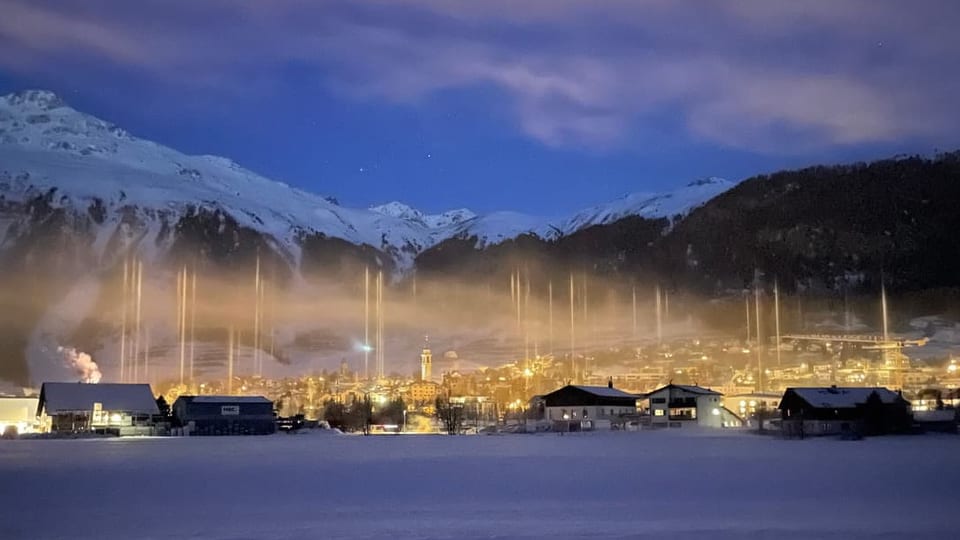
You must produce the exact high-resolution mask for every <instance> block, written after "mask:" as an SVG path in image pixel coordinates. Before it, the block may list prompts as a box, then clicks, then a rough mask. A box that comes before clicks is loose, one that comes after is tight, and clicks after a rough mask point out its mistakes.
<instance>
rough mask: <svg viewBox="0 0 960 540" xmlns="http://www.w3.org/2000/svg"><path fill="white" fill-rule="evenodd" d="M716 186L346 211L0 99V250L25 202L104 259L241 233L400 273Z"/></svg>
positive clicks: (693, 197) (218, 243) (297, 257)
mask: <svg viewBox="0 0 960 540" xmlns="http://www.w3.org/2000/svg"><path fill="white" fill-rule="evenodd" d="M727 187H729V184H728V183H725V182H723V181H711V182H710V183H708V184H703V185H700V184H698V185H697V186H693V185H691V186H687V187H685V188H683V189H681V190H679V191H678V192H676V193H667V194H659V195H656V194H653V195H651V194H643V195H630V196H627V197H625V198H623V199H620V200H618V201H614V202H613V203H611V204H609V205H600V206H596V207H594V208H591V209H588V210H585V211H583V212H580V213H578V214H577V215H575V216H573V217H572V218H570V219H565V220H564V219H560V220H547V219H542V218H539V217H535V216H528V215H524V214H519V213H515V212H495V213H492V214H488V215H484V216H477V215H475V214H474V213H473V212H471V211H469V210H466V209H459V210H452V211H449V212H444V213H441V214H437V215H426V214H424V213H422V212H420V211H418V210H415V209H413V208H411V207H409V206H407V205H404V204H402V203H399V202H393V203H388V204H385V205H382V206H377V207H373V208H371V209H351V208H345V207H343V206H340V205H339V204H337V203H336V200H335V199H332V198H331V197H322V196H319V195H314V194H311V193H307V192H304V191H302V190H299V189H296V188H292V187H290V186H288V185H286V184H283V183H281V182H275V181H273V180H269V179H267V178H264V177H262V176H260V175H258V174H256V173H254V172H252V171H249V170H247V169H244V168H242V167H240V166H239V165H237V164H236V163H234V162H233V161H231V160H229V159H226V158H221V157H216V156H188V155H185V154H183V153H180V152H178V151H176V150H173V149H171V148H167V147H165V146H162V145H159V144H156V143H153V142H150V141H146V140H142V139H138V138H136V137H134V136H132V135H130V134H129V133H127V132H126V131H124V130H123V129H121V128H118V127H117V126H114V125H112V124H110V123H109V122H105V121H103V120H100V119H97V118H95V117H92V116H90V115H87V114H84V113H81V112H78V111H76V110H74V109H72V108H70V107H68V106H67V105H66V104H65V103H64V102H63V101H62V100H61V99H60V98H58V97H57V96H56V95H54V94H52V93H50V92H45V91H25V92H20V93H16V94H11V95H8V96H5V97H2V98H0V196H2V199H0V202H2V205H3V206H2V207H0V248H2V247H10V246H12V245H13V244H16V243H17V242H18V237H19V236H20V235H22V234H24V232H25V231H26V230H27V229H29V228H30V219H29V217H30V216H31V214H30V212H29V210H28V207H29V206H30V205H31V204H33V203H36V202H38V201H41V200H42V202H43V205H45V206H48V207H49V210H51V211H52V210H56V209H64V210H66V211H68V212H67V213H68V214H72V215H71V216H70V217H71V218H72V219H71V221H72V225H71V226H73V227H75V228H79V229H82V230H84V231H85V232H86V233H87V234H88V235H90V246H89V247H90V248H91V249H92V250H93V252H94V254H95V255H96V259H97V260H101V261H104V262H109V261H110V260H111V259H112V258H113V256H114V255H115V253H116V252H117V251H118V250H119V251H127V250H135V251H137V252H138V253H139V255H140V256H142V257H146V258H148V259H153V260H159V259H163V258H164V256H165V255H166V254H167V253H169V252H171V251H172V250H174V251H175V250H177V249H180V250H181V251H189V250H190V249H193V250H195V251H199V252H201V253H215V252H221V255H222V258H223V259H224V260H223V261H221V262H228V259H227V258H226V257H227V256H228V255H231V254H233V255H236V257H237V258H241V259H244V260H248V259H249V256H245V257H240V256H239V255H237V254H236V253H233V252H232V250H233V249H234V248H237V249H240V248H241V246H236V245H233V244H236V242H235V241H234V240H233V239H231V238H226V239H220V240H217V239H215V238H214V237H216V236H218V235H223V234H226V233H227V232H230V233H231V235H233V236H236V235H238V234H240V235H243V234H245V235H246V236H247V237H248V240H249V241H250V242H248V243H249V244H250V245H248V246H246V247H245V248H244V249H247V250H251V249H253V250H255V251H262V250H266V251H270V252H271V253H272V254H273V255H274V256H275V258H277V259H278V260H281V261H283V262H284V263H285V264H287V265H288V266H289V267H290V268H291V269H293V270H294V271H296V270H298V269H301V268H302V267H303V266H305V260H306V261H309V260H315V259H317V258H318V257H320V258H325V257H326V255H327V254H318V253H316V250H317V249H325V250H331V249H339V250H346V251H348V252H350V254H351V256H355V257H358V258H360V259H363V260H366V261H367V262H368V263H373V264H375V265H380V266H387V267H391V268H395V269H397V270H400V271H404V270H407V269H410V268H411V267H412V265H413V263H414V259H415V257H416V256H417V255H418V254H419V253H422V252H423V251H424V250H426V249H429V248H430V247H432V246H434V245H436V244H438V243H440V242H442V241H444V240H447V239H450V238H462V239H467V238H476V240H477V246H478V247H483V246H487V245H492V244H497V243H500V242H503V241H506V240H510V239H513V238H516V237H517V236H519V235H523V234H532V235H535V236H537V237H540V238H543V239H555V238H558V237H560V236H563V235H565V234H571V233H573V232H576V231H577V230H580V229H582V228H584V227H588V226H590V225H594V224H598V223H610V222H612V221H615V220H617V219H620V218H623V217H626V216H629V215H642V216H645V217H672V216H673V215H675V214H678V213H682V212H685V211H687V210H689V208H691V207H694V206H696V205H698V204H702V203H703V202H705V201H706V200H707V199H708V198H710V197H712V196H713V195H715V194H716V193H718V192H719V191H721V190H722V189H726V188H727ZM228 225H229V226H228ZM190 231H193V232H194V237H193V238H190V239H187V240H190V241H191V242H192V243H195V244H196V243H199V244H200V245H197V246H192V247H190V246H185V245H184V244H185V243H187V242H185V241H180V240H182V239H181V238H180V235H181V233H184V232H190ZM21 240H22V239H21ZM178 242H179V245H178ZM351 245H352V246H356V249H354V248H350V247H349V246H351ZM305 247H308V253H304V248H305ZM310 250H312V252H309V251H310Z"/></svg>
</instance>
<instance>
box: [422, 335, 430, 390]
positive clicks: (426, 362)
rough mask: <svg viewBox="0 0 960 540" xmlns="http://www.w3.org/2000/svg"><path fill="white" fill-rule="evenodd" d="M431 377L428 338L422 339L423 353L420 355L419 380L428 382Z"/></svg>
mask: <svg viewBox="0 0 960 540" xmlns="http://www.w3.org/2000/svg"><path fill="white" fill-rule="evenodd" d="M432 377H433V353H432V352H430V336H424V338H423V351H422V352H421V353H420V380H421V381H429V380H430V379H431V378H432Z"/></svg>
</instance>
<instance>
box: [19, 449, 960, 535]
mask: <svg viewBox="0 0 960 540" xmlns="http://www.w3.org/2000/svg"><path fill="white" fill-rule="evenodd" d="M958 456H960V437H956V436H923V437H904V438H897V437H894V438H876V439H869V440H864V441H857V442H841V441H837V440H805V441H785V440H778V439H774V438H761V437H758V436H755V435H746V434H737V433H714V434H704V433H692V432H690V433H678V432H641V433H610V434H574V435H567V436H563V437H560V436H557V435H537V436H524V435H511V436H489V437H484V436H476V437H444V436H379V437H361V436H335V435H329V436H322V435H301V436H287V435H278V436H273V437H260V438H252V437H251V438H194V439H115V440H72V441H68V440H61V441H0V486H2V487H0V508H2V509H3V518H2V519H0V538H4V539H7V540H12V539H20V538H23V539H37V540H40V539H48V538H70V539H97V540H100V539H131V538H145V539H146V538H156V539H163V540H170V539H173V538H196V539H301V538H392V539H401V538H451V539H453V538H455V539H457V540H465V539H470V538H505V539H506V538H658V539H677V538H679V539H686V538H691V539H692V538H697V539H717V538H720V539H727V538H731V539H732V538H771V539H777V540H784V539H792V538H817V539H823V538H826V539H855V538H889V539H897V540H903V539H918V538H936V539H938V540H942V539H944V538H953V537H955V534H956V531H957V523H956V509H957V508H958V503H960V491H958V490H957V489H956V485H957V480H958V479H960V472H958V471H960V468H958V466H957V465H958V460H960V457H958Z"/></svg>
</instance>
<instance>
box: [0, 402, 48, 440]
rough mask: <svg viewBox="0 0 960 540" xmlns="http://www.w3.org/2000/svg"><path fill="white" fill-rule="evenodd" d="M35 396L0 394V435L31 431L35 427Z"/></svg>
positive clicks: (13, 434)
mask: <svg viewBox="0 0 960 540" xmlns="http://www.w3.org/2000/svg"><path fill="white" fill-rule="evenodd" d="M39 402H40V400H39V399H38V398H35V397H3V396H0V436H3V435H6V436H16V435H23V434H24V433H33V432H34V431H35V430H36V429H37V427H38V426H37V404H38V403H39Z"/></svg>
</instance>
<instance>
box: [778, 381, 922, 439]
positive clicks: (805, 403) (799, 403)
mask: <svg viewBox="0 0 960 540" xmlns="http://www.w3.org/2000/svg"><path fill="white" fill-rule="evenodd" d="M779 409H780V418H781V421H782V429H783V433H784V435H787V436H791V437H804V436H808V435H840V434H850V435H880V434H884V433H896V432H903V431H907V430H908V429H910V425H911V423H912V420H911V412H910V402H908V401H907V400H905V399H903V396H901V395H900V394H899V393H897V392H893V391H891V390H888V389H886V388H882V387H874V388H848V387H837V386H830V387H823V388H787V390H786V392H784V394H783V397H782V398H781V399H780V407H779Z"/></svg>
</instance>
